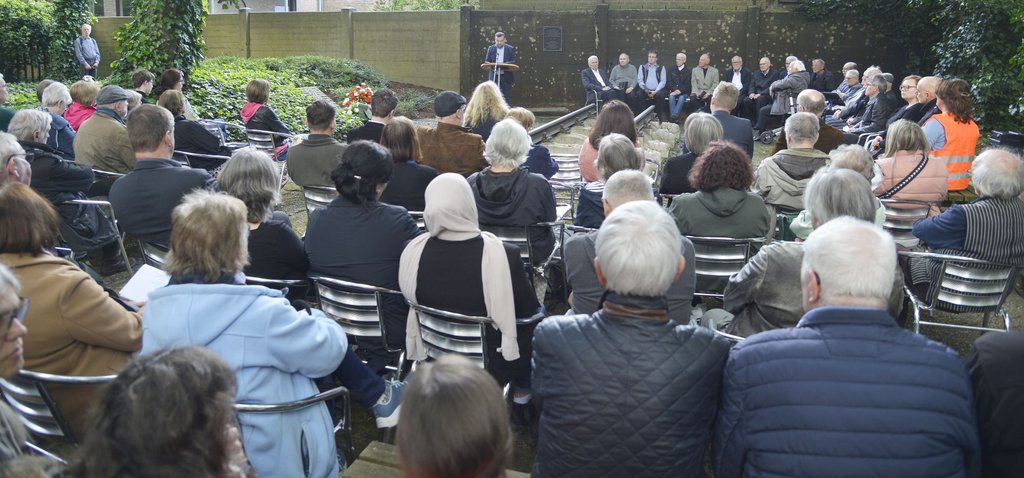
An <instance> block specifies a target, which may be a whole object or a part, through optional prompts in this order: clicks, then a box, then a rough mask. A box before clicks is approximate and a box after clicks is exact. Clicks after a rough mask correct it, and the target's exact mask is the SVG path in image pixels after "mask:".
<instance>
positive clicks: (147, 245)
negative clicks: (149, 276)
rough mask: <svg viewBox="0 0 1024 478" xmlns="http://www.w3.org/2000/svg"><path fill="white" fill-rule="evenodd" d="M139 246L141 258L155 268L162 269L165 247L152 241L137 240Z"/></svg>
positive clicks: (165, 253) (165, 258)
mask: <svg viewBox="0 0 1024 478" xmlns="http://www.w3.org/2000/svg"><path fill="white" fill-rule="evenodd" d="M139 248H140V249H142V258H143V259H145V261H146V264H149V265H151V266H153V267H156V268H157V269H163V267H164V261H166V260H167V249H166V248H164V247H163V246H159V245H157V244H154V243H152V242H146V241H143V240H141V239H140V240H139Z"/></svg>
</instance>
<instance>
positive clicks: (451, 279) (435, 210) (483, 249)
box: [398, 173, 543, 424]
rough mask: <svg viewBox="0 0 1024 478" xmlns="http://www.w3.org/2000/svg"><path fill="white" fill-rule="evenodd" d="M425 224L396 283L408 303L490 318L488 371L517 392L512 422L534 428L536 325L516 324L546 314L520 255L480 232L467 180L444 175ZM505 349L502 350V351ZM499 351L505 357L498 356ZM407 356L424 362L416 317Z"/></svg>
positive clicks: (430, 191)
mask: <svg viewBox="0 0 1024 478" xmlns="http://www.w3.org/2000/svg"><path fill="white" fill-rule="evenodd" d="M426 203H427V204H426V209H425V210H424V213H423V219H424V221H425V222H426V227H427V232H428V233H429V234H424V235H421V236H419V237H417V238H415V239H413V240H412V241H410V242H409V245H408V246H406V248H405V250H404V251H403V252H402V258H401V263H400V265H399V278H398V282H399V285H400V286H401V289H402V293H403V294H404V295H405V297H406V299H408V300H410V301H412V302H414V303H417V304H421V305H425V306H429V307H433V308H436V309H441V310H446V311H449V312H456V313H459V314H464V315H475V316H487V317H490V318H491V319H493V320H494V324H495V328H490V327H489V328H487V343H488V344H489V347H488V349H487V350H486V351H485V353H486V354H487V358H488V369H489V370H488V371H489V372H490V373H491V374H492V375H493V376H494V377H495V379H497V381H498V383H499V384H502V385H504V384H506V383H509V382H511V383H512V384H513V385H514V386H515V395H514V405H513V410H514V411H515V412H516V413H514V414H513V418H514V419H516V420H517V421H518V422H519V424H524V422H526V421H527V420H529V418H530V416H529V413H530V412H529V410H531V409H530V407H529V401H530V372H531V370H530V357H531V356H532V353H533V348H532V339H533V329H534V328H535V327H536V324H535V323H534V324H523V325H517V324H516V318H517V317H519V318H529V317H533V316H535V315H537V314H538V313H543V309H542V308H541V306H540V304H539V303H538V302H537V296H536V295H535V294H534V291H533V288H532V287H531V286H530V282H529V280H528V279H527V277H526V272H525V270H524V268H523V261H522V260H521V259H520V258H519V248H517V247H516V246H514V245H510V244H505V243H503V242H501V240H499V239H498V238H497V237H495V236H494V235H493V234H490V233H487V232H481V231H480V227H479V226H478V222H477V210H476V201H475V200H474V199H473V191H472V190H471V189H470V187H469V183H468V182H467V181H466V179H465V178H463V177H462V176H460V175H458V174H453V173H446V174H442V175H440V176H438V177H437V178H436V179H434V180H433V181H432V182H431V183H430V185H429V186H427V191H426ZM499 346H500V347H499ZM499 350H500V351H499ZM406 353H407V356H408V358H409V359H411V360H422V359H425V358H426V350H425V348H424V345H423V340H422V338H421V335H420V328H419V322H418V321H417V319H416V316H415V311H413V310H410V312H409V318H408V321H407V328H406Z"/></svg>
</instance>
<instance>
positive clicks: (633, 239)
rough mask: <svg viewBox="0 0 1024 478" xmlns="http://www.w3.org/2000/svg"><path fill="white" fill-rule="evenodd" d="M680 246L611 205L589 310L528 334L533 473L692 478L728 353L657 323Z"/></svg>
mask: <svg viewBox="0 0 1024 478" xmlns="http://www.w3.org/2000/svg"><path fill="white" fill-rule="evenodd" d="M618 174H622V173H618ZM613 179H614V176H613ZM610 182H611V181H610ZM681 239H682V238H681V237H680V235H679V230H678V229H676V226H675V223H674V222H673V220H672V217H671V216H669V214H668V213H667V212H665V210H664V209H662V208H661V207H660V206H658V205H657V204H656V203H655V202H653V201H646V200H644V201H632V202H629V203H627V204H623V205H621V206H619V207H618V208H616V209H615V211H613V212H612V213H611V214H609V215H608V218H607V219H606V220H605V222H604V224H603V225H602V226H601V230H600V231H599V232H598V235H597V246H596V250H597V257H596V258H595V259H594V268H595V270H596V273H597V277H598V280H599V281H600V282H601V283H602V284H603V285H604V286H605V287H606V288H607V290H608V292H606V293H605V297H604V301H603V303H602V306H601V309H600V310H598V311H597V312H595V313H593V314H591V315H567V316H562V317H549V318H547V319H545V320H544V321H542V322H541V323H540V325H538V326H537V330H536V331H535V332H534V339H533V364H534V371H533V387H534V388H533V393H534V394H535V396H537V397H538V398H539V399H540V400H541V401H542V403H543V409H542V410H541V416H540V429H539V438H538V442H537V455H536V457H535V459H534V463H533V476H538V477H575V476H578V477H622V476H627V477H628V476H635V477H640V476H687V477H690V476H692V477H695V476H703V473H704V453H705V449H706V443H707V442H708V440H709V438H710V431H711V422H712V420H713V417H714V415H715V407H716V406H717V404H718V391H719V389H720V382H719V377H720V375H721V370H722V367H723V365H724V364H725V357H726V355H727V353H728V347H729V345H728V343H727V342H725V341H724V340H723V339H721V338H719V337H716V336H715V335H714V333H712V332H711V331H710V330H707V329H704V328H701V327H697V326H695V325H683V324H680V323H678V322H676V321H674V320H671V319H670V318H669V315H668V309H669V307H668V301H667V300H666V298H665V294H666V293H667V292H668V290H669V287H670V285H671V283H672V282H673V280H675V278H677V277H678V276H679V275H680V274H682V273H683V271H684V269H685V267H686V261H685V260H684V259H683V257H682V256H681V255H680V252H679V251H680V248H681V247H682V244H681Z"/></svg>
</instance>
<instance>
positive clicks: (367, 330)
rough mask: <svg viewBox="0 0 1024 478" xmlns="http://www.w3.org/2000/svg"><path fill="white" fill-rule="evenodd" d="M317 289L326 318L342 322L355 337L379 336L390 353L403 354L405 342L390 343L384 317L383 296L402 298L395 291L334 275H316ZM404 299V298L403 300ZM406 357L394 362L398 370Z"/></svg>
mask: <svg viewBox="0 0 1024 478" xmlns="http://www.w3.org/2000/svg"><path fill="white" fill-rule="evenodd" d="M312 279H313V280H314V281H316V288H317V292H318V293H319V294H320V309H321V310H323V312H324V314H325V315H327V317H329V318H331V319H333V320H334V321H335V322H338V323H339V324H341V326H342V328H343V329H345V333H346V334H348V335H351V336H353V337H379V338H380V339H381V343H383V344H384V348H385V349H387V351H388V352H391V353H399V354H400V353H402V352H404V351H405V344H392V343H389V342H388V334H387V325H386V324H385V322H384V318H383V317H382V316H381V312H380V311H381V310H382V308H383V301H382V300H383V298H384V296H387V295H393V296H397V297H402V293H401V292H399V291H396V290H391V289H387V288H384V287H377V286H373V285H369V284H360V283H358V282H350V281H345V280H340V279H335V278H333V277H325V276H313V277H312ZM403 300H404V299H403ZM403 361H404V357H403V356H400V357H399V359H398V363H395V364H392V365H391V366H389V368H391V367H393V368H394V369H395V370H396V371H397V370H399V368H400V366H401V364H402V362H403Z"/></svg>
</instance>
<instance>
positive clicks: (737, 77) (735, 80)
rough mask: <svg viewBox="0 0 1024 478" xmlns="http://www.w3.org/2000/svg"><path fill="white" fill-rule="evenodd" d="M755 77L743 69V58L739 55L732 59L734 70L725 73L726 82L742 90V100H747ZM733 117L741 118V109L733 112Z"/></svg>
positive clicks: (737, 108)
mask: <svg viewBox="0 0 1024 478" xmlns="http://www.w3.org/2000/svg"><path fill="white" fill-rule="evenodd" d="M753 76H754V75H752V74H751V73H750V70H748V69H746V68H744V67H743V58H742V57H740V56H739V55H736V56H734V57H732V68H729V69H728V70H726V72H725V81H727V82H729V83H732V84H734V85H736V88H737V89H738V90H740V96H739V97H740V98H746V97H747V95H749V94H750V82H751V79H752V78H753ZM732 114H733V115H737V116H739V114H740V107H739V106H738V102H737V106H736V107H735V108H733V110H732Z"/></svg>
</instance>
